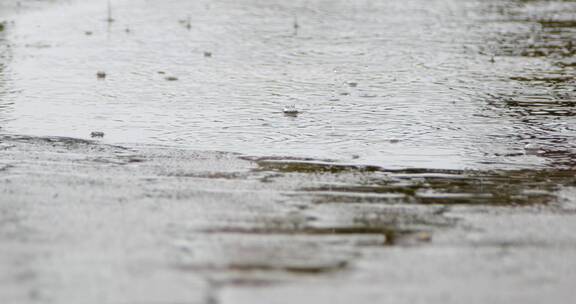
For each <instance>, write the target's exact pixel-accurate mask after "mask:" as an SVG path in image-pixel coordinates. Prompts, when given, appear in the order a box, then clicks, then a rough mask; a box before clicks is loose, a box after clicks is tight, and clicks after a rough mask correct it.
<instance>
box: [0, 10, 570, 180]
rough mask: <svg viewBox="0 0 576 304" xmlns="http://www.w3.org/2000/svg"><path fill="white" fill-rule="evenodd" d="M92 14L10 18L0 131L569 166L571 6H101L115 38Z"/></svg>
mask: <svg viewBox="0 0 576 304" xmlns="http://www.w3.org/2000/svg"><path fill="white" fill-rule="evenodd" d="M49 2H54V1H49ZM106 2H107V1H82V0H73V1H59V2H58V1H56V2H55V3H50V5H44V6H43V7H42V9H35V10H26V11H25V12H20V13H18V14H11V15H10V16H9V17H7V18H8V19H9V20H11V21H13V22H14V23H13V24H10V25H9V26H7V29H6V30H5V33H1V34H0V37H3V38H0V40H2V41H4V40H5V42H0V45H1V47H2V48H4V51H2V53H1V54H2V55H1V56H0V75H1V77H0V127H1V128H2V132H8V133H15V134H31V135H50V136H70V137H80V138H89V137H90V133H91V132H92V131H103V132H105V134H106V135H105V137H104V139H103V140H102V141H104V142H107V143H128V144H129V143H145V144H164V145H176V146H181V147H187V148H192V149H200V150H220V151H232V152H240V153H244V154H249V155H266V156H270V155H279V156H301V157H302V156H304V157H312V158H318V159H336V160H339V161H344V162H351V163H361V164H371V165H378V166H382V167H386V168H405V167H419V168H444V169H470V168H471V169H485V168H506V169H510V168H514V169H516V168H542V167H550V166H552V167H559V166H562V167H566V166H568V167H570V166H572V163H573V161H572V158H573V151H574V147H575V141H574V139H573V138H574V135H576V127H575V124H574V123H575V118H574V114H575V112H574V102H575V101H576V99H575V95H576V91H575V86H574V84H575V80H574V78H575V77H574V76H576V61H575V60H574V54H575V53H576V45H575V41H576V39H575V37H576V3H575V2H573V1H516V0H509V1H476V0H448V1H444V0H432V1H430V0H408V1H352V0H334V1H322V0H315V1H289V2H286V1H258V0H241V1H236V0H234V1H233V0H218V1H185V0H167V1H147V0H123V1H121V0H116V1H112V3H113V5H112V16H111V17H112V18H113V19H114V20H115V21H114V22H107V21H106V19H107V18H108V16H107V5H106ZM26 5H29V4H26ZM97 71H104V72H105V73H106V75H107V76H106V78H105V79H98V78H97V77H96V73H97ZM170 77H175V78H170ZM168 78H170V79H171V80H172V81H168V80H167V79H168ZM290 104H295V105H296V107H297V108H298V109H299V110H300V114H299V115H297V116H286V115H284V114H283V113H282V108H283V107H284V106H286V105H290ZM526 144H531V145H533V146H536V147H537V148H536V150H534V151H526V150H525V148H524V147H525V145H526Z"/></svg>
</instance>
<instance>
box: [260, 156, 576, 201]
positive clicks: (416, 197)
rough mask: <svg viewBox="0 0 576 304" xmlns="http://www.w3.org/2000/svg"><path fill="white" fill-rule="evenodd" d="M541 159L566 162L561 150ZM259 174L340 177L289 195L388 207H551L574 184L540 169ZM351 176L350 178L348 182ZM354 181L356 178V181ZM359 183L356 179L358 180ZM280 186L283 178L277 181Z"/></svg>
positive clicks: (320, 168) (294, 168)
mask: <svg viewBox="0 0 576 304" xmlns="http://www.w3.org/2000/svg"><path fill="white" fill-rule="evenodd" d="M539 153H540V155H545V156H546V157H548V158H550V159H554V158H555V157H558V158H559V159H563V160H564V159H566V155H564V153H563V152H562V151H554V150H549V149H543V150H542V151H539ZM258 165H259V169H258V170H264V171H268V170H270V171H274V172H278V174H285V175H286V176H291V175H294V176H297V177H298V178H302V179H307V178H308V177H307V176H310V174H319V173H321V174H324V175H326V176H332V177H338V176H340V177H341V179H339V181H338V183H333V182H329V181H323V180H322V179H320V180H315V182H314V183H313V185H303V186H302V187H300V188H299V191H300V192H296V193H291V194H289V195H291V196H295V197H306V196H309V195H312V196H313V197H315V200H314V202H316V203H384V204H392V203H394V204H397V203H406V204H432V205H436V204H439V205H458V204H471V205H492V206H523V205H535V204H549V203H553V202H554V201H555V199H556V195H555V191H556V190H558V189H559V188H560V187H562V186H571V185H576V176H575V174H576V172H575V171H574V170H573V169H542V170H528V169H526V170H492V171H475V170H434V169H405V170H386V169H384V168H379V167H363V166H352V165H338V164H333V163H329V164H326V163H312V162H305V163H304V162H281V161H274V162H271V161H262V162H258ZM348 176H351V177H349V178H348ZM352 176H353V177H352ZM359 176H360V177H361V178H358V177H359ZM276 179H277V180H278V182H282V179H281V178H276Z"/></svg>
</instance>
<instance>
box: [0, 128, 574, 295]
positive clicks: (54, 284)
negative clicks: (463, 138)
mask: <svg viewBox="0 0 576 304" xmlns="http://www.w3.org/2000/svg"><path fill="white" fill-rule="evenodd" d="M0 159H1V162H0V185H1V186H0V191H1V192H0V197H1V200H0V227H1V228H0V247H1V248H2V250H1V251H0V268H1V269H2V271H1V272H0V299H1V302H2V303H294V302H298V303H375V302H376V303H462V302H467V303H517V302H523V303H542V302H547V303H571V302H572V301H573V300H574V299H575V298H576V297H575V296H576V294H575V291H574V288H573V283H574V282H575V281H576V234H574V231H575V229H576V203H575V201H574V199H573V197H574V194H575V193H576V190H575V189H574V188H573V187H572V186H573V185H574V183H575V181H576V179H575V178H574V174H573V171H567V170H566V171H529V170H521V171H487V172H476V171H446V170H436V171H434V170H399V171H389V170H388V171H387V170H384V169H381V168H378V167H369V166H366V167H352V166H345V165H339V164H338V163H332V162H328V161H317V160H306V159H279V158H250V157H245V156H242V155H237V154H229V153H215V152H196V151H190V150H179V149H173V148H167V147H160V146H159V147H150V146H140V147H138V146H135V147H131V148H125V147H119V146H110V145H103V144H99V143H97V142H91V141H84V140H78V139H70V138H55V137H51V138H41V137H27V136H2V137H1V138H0Z"/></svg>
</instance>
